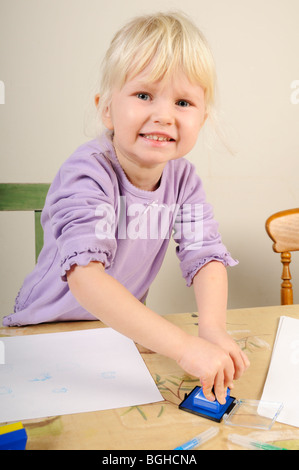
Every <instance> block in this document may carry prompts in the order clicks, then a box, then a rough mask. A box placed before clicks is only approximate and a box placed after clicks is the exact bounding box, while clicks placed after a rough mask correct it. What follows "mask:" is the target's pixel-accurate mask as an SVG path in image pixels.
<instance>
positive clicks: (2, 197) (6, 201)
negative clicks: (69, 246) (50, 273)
mask: <svg viewBox="0 0 299 470" xmlns="http://www.w3.org/2000/svg"><path fill="white" fill-rule="evenodd" d="M49 187H50V184H48V183H0V211H34V218H35V261H37V258H38V255H39V253H40V251H41V249H42V247H43V243H44V234H43V229H42V226H41V223H40V217H41V211H42V209H43V207H44V204H45V199H46V196H47V193H48V190H49Z"/></svg>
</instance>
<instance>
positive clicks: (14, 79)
mask: <svg viewBox="0 0 299 470" xmlns="http://www.w3.org/2000/svg"><path fill="white" fill-rule="evenodd" d="M147 3H150V8H147V7H146V4H147ZM173 8H177V9H183V10H184V11H185V12H186V13H187V14H189V15H190V16H191V17H192V18H193V19H194V21H195V22H196V23H197V25H198V26H199V27H200V28H201V29H202V30H203V32H204V34H205V35H206V37H207V38H208V40H209V43H210V45H211V48H212V50H213V53H214V57H215V60H216V65H217V70H218V92H219V105H220V111H221V113H222V122H223V126H222V129H223V130H224V132H225V134H226V136H227V139H228V141H229V143H230V145H231V146H232V147H233V149H234V151H235V153H234V155H231V154H230V153H229V152H228V151H227V149H226V148H225V147H224V146H223V145H222V144H221V143H220V141H219V140H216V141H211V138H210V137H209V133H208V132H207V130H208V129H206V130H205V132H204V133H203V135H202V136H201V137H200V139H199V142H198V145H197V146H196V148H195V149H194V150H193V151H192V153H191V155H190V159H191V161H192V162H193V163H194V164H195V165H196V167H197V169H198V172H199V174H200V175H201V177H202V179H203V181H204V184H205V188H206V192H207V197H208V200H209V201H210V202H211V203H212V204H213V205H214V209H215V215H216V218H217V219H218V221H219V223H220V230H221V232H222V235H223V240H224V242H225V243H226V244H227V246H228V247H229V249H230V251H231V253H232V254H233V256H234V257H236V258H238V259H239V261H240V264H239V266H238V267H235V268H231V269H230V270H229V278H230V295H229V306H230V307H246V306H255V305H273V304H277V303H278V302H279V294H278V289H279V277H280V261H279V255H275V254H274V253H272V250H271V242H270V240H269V239H268V237H267V235H266V233H265V230H264V222H265V219H266V218H267V217H268V216H269V215H270V214H271V213H273V212H275V211H278V210H282V209H285V208H291V207H298V205H299V184H298V175H299V103H297V101H299V93H298V92H296V89H292V88H291V87H292V84H293V86H296V82H295V81H296V80H299V60H298V57H299V27H298V17H299V2H298V0H262V1H261V0H225V1H224V0H184V2H182V1H167V0H152V1H151V2H140V1H136V0H127V1H123V0H111V1H109V2H107V1H106V0H105V1H104V0H26V1H23V0H0V82H1V88H0V90H3V85H4V86H5V104H2V103H3V100H1V99H0V178H1V182H48V181H51V180H52V179H53V177H54V175H55V174H56V172H57V170H58V168H59V166H60V165H61V164H62V162H63V161H64V160H65V159H66V158H67V157H68V156H69V155H70V153H71V152H72V151H73V150H74V149H75V148H76V147H77V146H78V145H79V144H81V143H82V142H84V141H86V140H87V139H89V138H90V135H86V133H85V127H86V126H85V125H86V119H87V117H88V116H89V112H88V110H89V105H90V102H91V97H92V93H93V85H94V83H95V80H96V79H97V77H98V69H99V64H100V61H101V58H102V56H103V54H104V52H105V50H106V48H107V46H108V44H109V42H110V40H111V38H112V35H113V34H114V32H115V31H116V29H118V28H119V27H120V26H121V25H122V24H123V22H125V21H126V20H127V19H129V18H131V17H132V16H134V15H137V14H140V13H145V12H146V13H147V12H151V11H156V10H168V9H173ZM297 86H298V85H297ZM292 93H293V94H292ZM296 103H297V104H296ZM0 224H1V231H0V256H1V266H0V269H1V272H0V276H1V284H0V289H1V309H0V318H1V316H3V315H4V314H7V313H9V312H11V311H12V308H13V301H14V297H15V294H16V292H17V291H18V289H19V287H20V285H21V283H22V280H23V278H24V276H25V274H26V273H27V272H29V271H30V270H31V269H32V267H33V241H32V239H33V232H32V218H31V216H30V215H28V214H21V217H20V214H6V213H5V214H0ZM294 260H297V265H299V262H298V261H299V258H298V256H295V257H294ZM293 277H294V278H296V282H297V286H298V289H297V296H296V297H295V301H296V302H298V300H299V297H298V293H299V292H298V291H299V267H297V268H295V265H294V269H293ZM148 303H149V305H150V306H152V307H153V308H155V309H156V310H157V311H158V312H160V313H162V314H163V313H167V312H170V311H176V312H179V311H190V310H194V309H195V304H194V300H193V294H192V289H188V288H186V287H185V285H184V281H183V280H182V279H181V275H180V271H179V265H178V261H177V259H176V256H175V253H174V249H173V245H172V244H171V249H170V250H169V252H168V255H167V258H166V261H165V264H164V266H163V268H162V271H161V273H160V274H159V276H158V278H157V280H156V282H155V283H154V285H153V287H152V290H151V292H150V296H149V301H148Z"/></svg>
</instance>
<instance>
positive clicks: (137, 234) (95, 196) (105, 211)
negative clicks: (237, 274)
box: [3, 134, 237, 326]
mask: <svg viewBox="0 0 299 470" xmlns="http://www.w3.org/2000/svg"><path fill="white" fill-rule="evenodd" d="M41 222H42V226H43V230H44V246H43V249H42V251H41V253H40V255H39V258H38V262H37V264H36V266H35V268H34V270H33V271H32V272H31V273H30V274H29V275H28V276H27V277H26V279H25V281H24V283H23V286H22V287H21V289H20V291H19V294H18V296H17V298H16V302H15V308H14V313H13V314H11V315H8V316H6V317H4V320H3V325H4V326H21V325H28V324H37V323H43V322H56V321H68V320H95V319H96V318H95V317H94V316H93V315H91V314H90V313H89V312H87V311H86V310H85V309H84V308H83V307H81V306H80V305H79V303H78V302H77V300H76V299H75V298H74V296H73V295H72V293H71V292H70V290H69V286H68V283H67V277H66V273H67V271H68V270H69V269H70V267H71V266H72V265H80V266H82V265H83V266H85V265H87V264H88V263H90V262H91V261H99V262H101V263H103V264H104V266H105V270H106V272H107V273H108V274H110V275H111V276H113V277H114V278H115V279H117V280H118V281H119V282H121V283H122V284H123V285H124V286H125V287H126V288H127V289H128V290H129V291H130V292H131V293H132V294H133V295H134V296H136V298H137V299H139V300H140V301H144V300H145V299H146V296H147V293H148V290H149V287H150V285H151V283H152V282H153V280H154V279H155V277H156V275H157V273H158V271H159V268H160V266H161V264H162V261H163V259H164V256H165V253H166V250H167V246H168V243H169V239H170V236H173V237H174V239H175V241H176V242H177V248H176V251H177V255H178V257H179V259H180V266H181V270H182V274H183V277H184V278H185V280H186V283H187V285H188V286H190V285H191V284H192V279H193V277H194V275H195V274H196V272H197V271H198V270H199V269H200V268H201V267H202V266H203V265H205V264H206V263H208V262H209V261H211V260H218V261H221V262H222V263H223V264H224V265H225V266H227V265H230V266H233V265H235V264H237V262H236V261H235V260H234V259H233V258H232V257H231V256H230V254H229V253H228V252H227V249H226V247H225V246H224V245H223V243H222V241H221V238H220V235H219V233H218V224H217V222H216V221H215V220H214V218H213V212H212V207H211V206H210V205H209V204H208V203H207V202H206V200H205V193H204V190H203V187H202V183H201V180H200V179H199V177H198V176H197V174H196V172H195V168H194V166H193V165H192V164H191V163H190V162H189V161H188V160H186V159H184V158H181V159H179V160H173V161H169V162H168V163H167V164H166V166H165V168H164V170H163V174H162V177H161V180H160V184H159V187H158V188H157V189H156V190H155V191H144V190H142V189H139V188H137V187H135V186H133V185H132V184H131V183H130V181H129V180H128V179H127V177H126V175H125V173H124V171H123V170H122V168H121V166H120V164H119V162H118V159H117V157H116V154H115V151H114V148H113V143H112V140H111V137H110V136H109V135H108V134H103V135H102V136H101V137H100V138H97V139H94V140H92V141H90V142H87V143H85V144H84V145H82V146H80V147H79V148H78V149H77V150H76V151H75V152H74V153H73V154H72V155H71V156H70V157H69V158H68V159H67V160H66V161H65V163H64V164H63V165H62V167H61V168H60V170H59V172H58V174H57V175H56V177H55V179H54V181H53V183H52V185H51V187H50V189H49V192H48V195H47V198H46V202H45V207H44V209H43V212H42V217H41ZM100 288H101V286H99V289H100ZM111 302H113V299H111Z"/></svg>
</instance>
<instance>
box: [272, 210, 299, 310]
mask: <svg viewBox="0 0 299 470" xmlns="http://www.w3.org/2000/svg"><path fill="white" fill-rule="evenodd" d="M266 231H267V233H268V235H269V237H270V238H271V239H272V240H273V242H274V243H273V251H275V252H276V253H281V262H282V265H283V268H282V276H281V279H282V284H281V291H280V292H281V305H291V304H292V303H293V287H292V283H291V279H292V276H291V273H290V262H291V253H290V252H291V251H299V208H298V209H289V210H285V211H281V212H277V213H275V214H273V215H271V216H270V217H269V218H268V219H267V220H266Z"/></svg>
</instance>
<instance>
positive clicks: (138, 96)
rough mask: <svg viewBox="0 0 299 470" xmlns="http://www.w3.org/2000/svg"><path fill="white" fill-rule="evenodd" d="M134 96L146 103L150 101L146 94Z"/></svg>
mask: <svg viewBox="0 0 299 470" xmlns="http://www.w3.org/2000/svg"><path fill="white" fill-rule="evenodd" d="M136 96H137V98H139V99H140V100H143V101H148V100H149V99H150V96H149V95H148V94H147V93H137V95H136Z"/></svg>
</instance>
